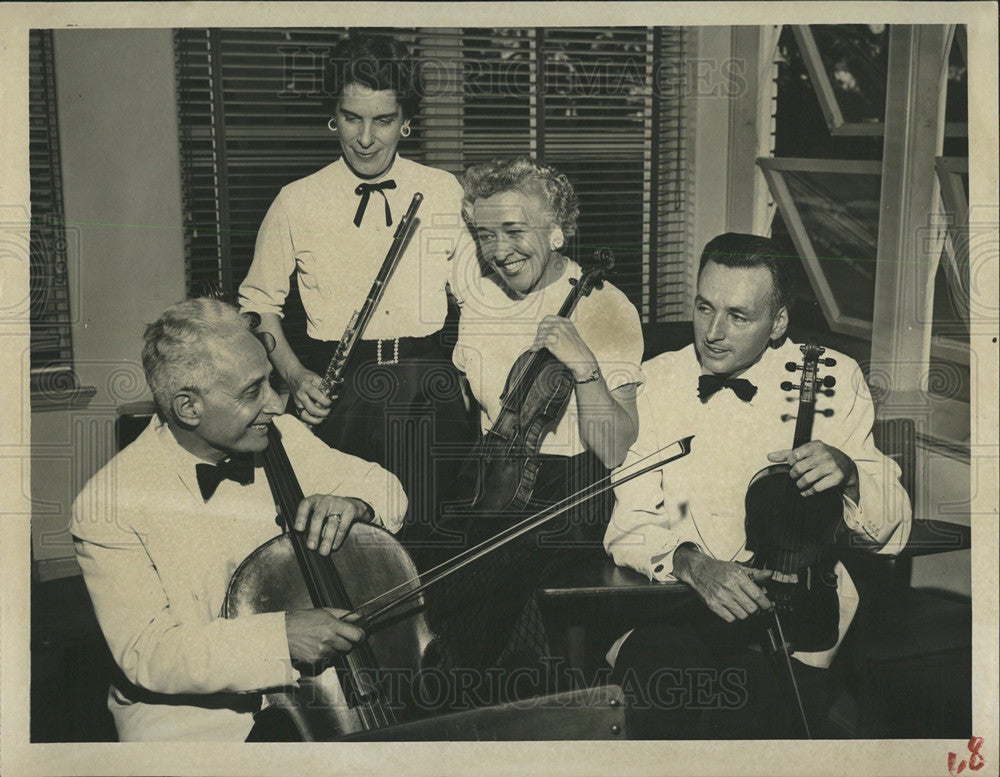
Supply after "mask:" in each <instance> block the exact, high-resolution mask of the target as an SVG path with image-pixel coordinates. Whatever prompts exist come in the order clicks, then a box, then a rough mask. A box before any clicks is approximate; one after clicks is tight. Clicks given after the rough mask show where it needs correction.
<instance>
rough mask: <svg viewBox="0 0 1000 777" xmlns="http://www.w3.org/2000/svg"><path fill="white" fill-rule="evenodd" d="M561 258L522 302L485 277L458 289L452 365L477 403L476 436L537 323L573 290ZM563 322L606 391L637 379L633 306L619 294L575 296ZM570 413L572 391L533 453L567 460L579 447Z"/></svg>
mask: <svg viewBox="0 0 1000 777" xmlns="http://www.w3.org/2000/svg"><path fill="white" fill-rule="evenodd" d="M555 260H556V259H555V258H553V259H552V261H555ZM566 261H567V266H566V269H565V271H564V273H563V275H562V277H560V278H559V279H558V280H556V281H555V282H553V283H550V284H549V285H548V286H546V287H544V288H542V289H539V290H537V291H534V292H532V293H531V294H529V295H528V296H527V297H525V298H524V299H513V298H511V297H510V296H509V295H508V294H507V293H506V291H504V287H503V284H502V281H500V280H499V279H497V277H496V276H495V275H493V274H491V275H487V276H484V277H479V278H474V279H472V282H468V280H469V279H468V276H467V278H466V281H467V282H466V284H463V286H462V299H460V302H461V304H462V317H461V319H460V321H459V331H458V342H457V343H456V345H455V350H454V353H453V354H452V360H453V361H454V363H455V366H456V367H458V369H459V370H461V371H462V372H463V373H465V376H466V378H467V379H468V381H469V386H470V388H471V389H472V394H473V396H475V398H476V401H478V402H479V404H480V405H481V406H482V413H481V417H480V426H481V429H482V430H483V431H485V430H486V429H489V428H490V427H491V426H492V425H493V422H494V421H495V420H496V418H497V416H498V415H499V413H500V410H501V403H500V396H501V394H502V393H503V390H504V386H505V385H506V383H507V376H508V374H509V373H510V369H511V367H513V366H514V362H515V361H517V358H518V357H519V356H520V355H521V354H522V353H524V352H525V351H527V350H528V348H529V347H530V346H531V345H532V343H534V341H535V335H536V334H537V333H538V324H539V322H540V321H541V320H542V319H543V318H545V316H548V315H555V314H557V313H558V312H559V309H560V308H561V307H562V305H563V302H565V300H566V298H567V297H568V296H569V293H570V291H571V290H572V288H573V287H572V286H571V284H570V278H573V279H579V277H580V275H581V269H580V266H579V265H578V264H577V263H576V262H573V261H570V260H566ZM569 318H570V321H572V322H573V323H574V325H575V326H576V329H577V332H579V334H580V337H581V338H582V339H583V341H584V342H585V343H586V344H587V346H588V347H589V348H590V350H591V351H593V353H594V356H595V357H596V358H597V363H598V365H599V366H600V368H601V373H602V374H603V376H604V380H605V382H606V383H607V385H608V389H609V390H614V389H616V388H618V387H619V386H624V385H626V384H629V383H641V382H642V374H641V371H640V369H639V362H640V361H642V347H643V346H642V327H641V326H640V324H639V314H638V313H637V312H636V309H635V306H634V305H633V304H632V303H631V302H629V300H628V298H627V297H626V296H625V295H624V294H623V293H622V292H621V291H619V290H618V289H616V288H615V287H614V286H613V285H612V284H610V283H608V282H605V283H604V286H603V288H601V289H594V290H593V291H591V293H590V295H589V296H586V297H583V298H581V299H580V301H579V303H578V304H577V306H576V310H574V311H573V313H572V315H570V317H569ZM577 412H578V411H577V405H576V393H575V392H574V393H573V395H572V396H571V397H570V402H569V407H568V408H567V410H566V414H565V415H564V416H563V418H562V419H561V420H560V422H559V424H558V425H557V426H556V429H555V430H554V431H553V432H552V433H551V434H549V435H547V436H546V437H545V439H544V441H543V442H542V446H541V451H540V452H541V453H546V454H555V455H561V456H575V455H576V454H578V453H583V452H584V450H586V449H585V447H584V445H583V442H582V441H581V439H580V429H579V425H578V422H577Z"/></svg>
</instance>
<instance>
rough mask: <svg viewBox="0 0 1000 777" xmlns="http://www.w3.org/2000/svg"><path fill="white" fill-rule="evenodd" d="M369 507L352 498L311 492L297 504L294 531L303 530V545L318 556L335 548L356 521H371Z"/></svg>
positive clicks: (342, 541) (324, 554)
mask: <svg viewBox="0 0 1000 777" xmlns="http://www.w3.org/2000/svg"><path fill="white" fill-rule="evenodd" d="M373 517H374V516H373V514H372V510H371V507H369V506H368V503H367V502H363V501H361V500H360V499H355V498H354V497H350V496H348V497H343V496H334V495H333V494H313V495H312V496H307V497H306V498H305V499H303V500H302V502H301V503H300V504H299V509H298V512H297V513H296V514H295V530H296V531H304V532H307V533H306V545H307V546H308V547H309V548H310V550H318V551H319V554H320V555H321V556H326V555H329V553H330V552H331V551H333V550H337V549H338V548H339V547H340V546H341V545H342V544H343V543H344V539H345V538H346V537H347V533H348V532H349V531H350V530H351V524H353V523H354V522H355V521H371V520H372V518H373Z"/></svg>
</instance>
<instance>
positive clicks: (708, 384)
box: [698, 375, 757, 402]
mask: <svg viewBox="0 0 1000 777" xmlns="http://www.w3.org/2000/svg"><path fill="white" fill-rule="evenodd" d="M724 388H729V389H732V390H733V393H734V394H735V395H736V396H738V397H739V398H740V399H742V400H743V401H744V402H749V401H750V400H751V399H753V396H754V394H756V393H757V387H756V386H755V385H754V384H753V383H751V382H750V381H748V380H747V379H746V378H723V377H720V376H718V375H699V376H698V399H700V400H701V401H702V402H707V401H708V398H709V397H710V396H712V394H714V393H715V392H716V391H719V390H720V389H724Z"/></svg>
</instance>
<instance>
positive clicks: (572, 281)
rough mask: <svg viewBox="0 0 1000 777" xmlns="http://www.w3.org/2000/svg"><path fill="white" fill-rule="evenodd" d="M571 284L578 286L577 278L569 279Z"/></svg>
mask: <svg viewBox="0 0 1000 777" xmlns="http://www.w3.org/2000/svg"><path fill="white" fill-rule="evenodd" d="M569 285H570V286H576V278H570V279H569Z"/></svg>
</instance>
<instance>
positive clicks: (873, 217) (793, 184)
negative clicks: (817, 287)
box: [783, 171, 882, 321]
mask: <svg viewBox="0 0 1000 777" xmlns="http://www.w3.org/2000/svg"><path fill="white" fill-rule="evenodd" d="M783 176H784V178H785V181H786V183H787V184H788V189H789V191H790V192H791V195H792V200H793V202H794V203H795V206H796V208H797V209H798V212H799V215H800V216H801V218H802V221H803V223H804V224H805V227H806V231H807V232H808V234H809V239H810V240H811V241H812V244H813V247H814V248H815V250H816V256H817V257H818V258H819V260H820V265H821V267H822V270H823V274H824V275H825V276H826V279H827V281H828V282H829V284H830V286H831V288H832V289H833V293H834V295H835V297H836V300H837V304H838V306H839V307H840V309H841V312H842V313H844V314H846V315H849V316H852V317H854V318H860V319H863V320H865V321H871V320H872V312H873V310H874V302H875V257H876V246H877V242H878V214H879V195H880V193H881V185H882V184H881V176H879V175H861V174H845V173H806V172H791V171H785V172H784V173H783Z"/></svg>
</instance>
